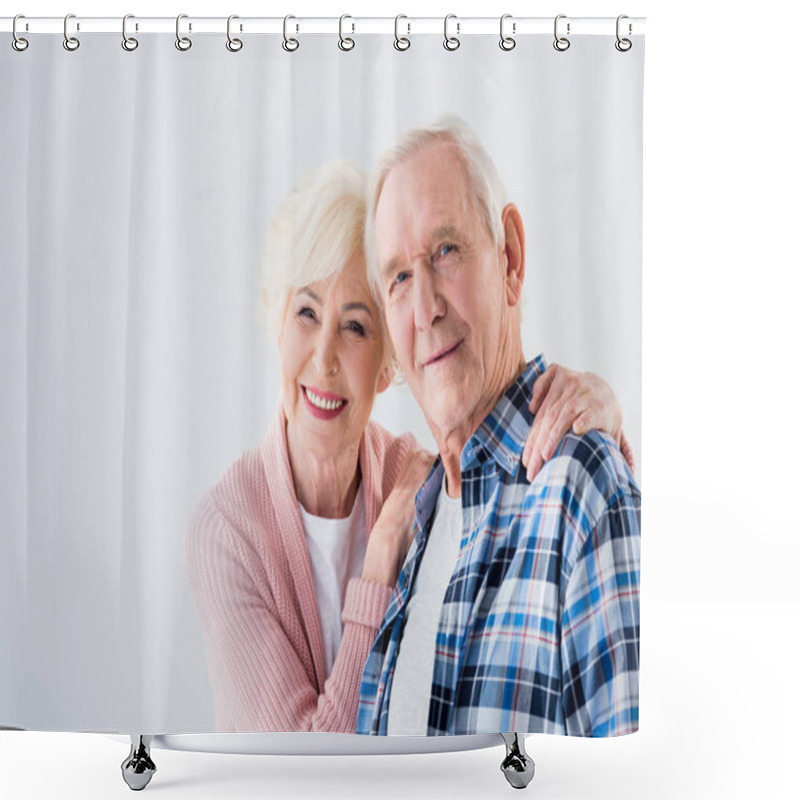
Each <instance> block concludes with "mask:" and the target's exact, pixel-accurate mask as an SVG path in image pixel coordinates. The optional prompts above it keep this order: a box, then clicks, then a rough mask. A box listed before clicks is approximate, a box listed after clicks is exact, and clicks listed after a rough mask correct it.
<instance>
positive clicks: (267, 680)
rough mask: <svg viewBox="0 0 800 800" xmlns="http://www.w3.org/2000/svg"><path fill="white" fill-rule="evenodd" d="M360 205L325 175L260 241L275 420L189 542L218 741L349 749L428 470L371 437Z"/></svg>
mask: <svg viewBox="0 0 800 800" xmlns="http://www.w3.org/2000/svg"><path fill="white" fill-rule="evenodd" d="M365 195H366V186H365V181H364V176H363V174H362V172H361V170H360V169H359V168H358V167H356V166H355V165H352V164H348V163H344V162H334V163H331V164H328V165H325V166H323V167H322V168H320V169H318V170H317V171H315V172H314V173H313V174H311V175H310V176H308V177H307V178H306V179H305V180H304V181H302V182H301V183H300V184H299V185H298V187H297V188H295V189H294V190H293V191H292V192H291V194H290V195H289V197H288V198H287V200H286V201H285V202H284V203H283V204H282V206H281V207H280V208H279V210H278V212H277V214H276V216H275V218H274V220H273V221H272V223H271V225H270V228H269V231H268V233H267V239H266V246H265V250H264V259H263V260H264V274H263V278H264V280H263V286H264V287H265V288H264V289H263V290H262V295H263V297H264V299H265V301H266V302H267V305H268V306H269V307H270V308H272V309H273V310H277V312H278V313H277V318H276V322H277V325H276V327H277V330H278V337H277V338H278V349H279V353H280V361H281V399H280V407H279V409H278V412H277V414H276V416H275V418H274V420H273V422H272V425H271V426H270V429H269V431H268V433H267V436H266V438H265V439H264V440H263V441H262V442H261V443H260V444H259V445H258V446H257V447H254V448H253V449H251V450H249V451H248V452H246V453H245V454H244V455H243V456H242V457H241V458H239V459H238V460H237V461H236V462H235V463H234V464H233V465H232V466H231V467H230V468H229V469H228V470H227V472H226V473H225V474H224V475H223V477H222V478H221V480H220V481H219V482H218V483H217V485H216V486H214V487H213V488H212V489H211V490H210V491H209V492H208V493H207V494H206V495H205V496H204V497H203V499H202V500H201V502H200V503H199V505H198V507H197V509H196V511H195V513H194V515H193V518H192V522H191V524H190V528H189V531H188V535H187V566H188V572H189V577H190V581H191V584H192V588H193V591H194V594H195V599H196V603H197V606H198V610H199V612H200V617H201V621H202V624H203V628H204V633H205V636H206V642H207V651H208V663H209V670H210V675H211V679H212V683H213V686H214V691H215V704H216V716H217V729H218V730H235V731H307V730H319V731H338V732H354V731H355V722H356V711H357V706H358V697H359V686H360V681H361V673H362V670H363V666H364V662H365V660H366V657H367V655H368V653H369V651H370V648H371V646H372V643H373V640H374V638H375V635H376V634H377V631H378V628H379V626H380V623H381V620H382V618H383V615H384V612H385V610H386V608H387V606H388V603H389V597H390V594H391V591H392V588H393V587H394V584H395V582H396V580H397V576H398V574H399V572H400V568H401V566H402V563H403V560H404V558H405V555H406V552H407V550H408V548H409V546H410V535H411V532H412V522H413V515H414V497H415V494H416V491H417V489H418V488H419V486H420V485H421V484H422V482H423V480H424V479H425V477H426V474H427V472H428V470H429V467H430V465H431V464H432V461H433V458H432V456H431V455H430V454H428V453H426V452H425V451H423V450H421V449H420V447H419V445H418V444H417V442H416V441H415V439H414V437H413V436H411V435H410V434H405V435H403V436H400V437H395V436H393V435H391V434H390V433H389V432H388V431H386V430H385V429H384V428H382V427H381V426H380V425H378V424H377V423H375V422H372V421H370V413H371V411H372V406H373V403H374V400H375V396H376V395H377V393H379V392H382V391H384V390H385V389H387V388H388V387H389V386H390V384H391V383H392V379H393V374H394V366H393V364H394V360H393V352H392V348H391V344H390V342H389V339H388V335H387V333H386V330H385V322H384V318H383V315H382V313H381V310H380V306H379V304H378V302H376V299H375V297H374V296H373V294H372V292H371V290H370V287H369V283H368V280H367V272H366V264H365V255H364V247H363V238H364V221H365V212H366V208H365ZM562 374H563V375H567V376H568V380H567V382H566V383H563V382H562V386H561V388H560V389H559V393H560V394H561V395H562V396H570V395H574V394H576V393H582V395H583V396H587V388H588V389H589V393H588V400H587V401H586V403H584V407H589V408H590V409H591V412H592V414H593V415H594V418H596V419H597V420H598V421H599V423H600V424H599V425H598V427H604V428H605V429H607V430H610V429H611V428H612V427H614V426H616V425H618V419H619V416H620V414H619V408H618V405H617V403H616V399H615V398H614V396H613V393H611V392H610V390H609V389H608V388H607V386H605V384H602V382H601V383H600V384H597V383H595V381H596V380H597V379H595V378H586V379H584V378H580V377H577V378H576V377H575V376H574V374H572V373H569V374H568V373H566V372H564V373H562ZM598 386H599V389H597V388H596V387H598ZM564 387H567V388H566V389H564ZM592 392H593V393H592ZM587 403H588V406H587ZM556 416H557V415H556ZM572 422H573V420H572V419H570V420H569V425H571V424H572ZM560 424H564V423H563V421H561V423H560ZM565 430H566V429H565ZM564 432H565V431H564ZM562 435H563V432H562ZM559 438H560V437H559Z"/></svg>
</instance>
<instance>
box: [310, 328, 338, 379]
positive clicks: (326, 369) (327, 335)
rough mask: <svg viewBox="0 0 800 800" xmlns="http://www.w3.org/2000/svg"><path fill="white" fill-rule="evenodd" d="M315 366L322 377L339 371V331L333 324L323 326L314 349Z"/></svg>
mask: <svg viewBox="0 0 800 800" xmlns="http://www.w3.org/2000/svg"><path fill="white" fill-rule="evenodd" d="M314 366H315V367H316V369H317V372H318V373H319V374H320V375H335V374H336V373H337V372H338V371H339V352H338V331H337V329H336V326H335V325H333V324H327V323H326V324H323V325H322V326H321V328H320V331H319V334H318V336H317V342H316V346H315V348H314Z"/></svg>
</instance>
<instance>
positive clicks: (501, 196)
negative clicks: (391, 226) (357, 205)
mask: <svg viewBox="0 0 800 800" xmlns="http://www.w3.org/2000/svg"><path fill="white" fill-rule="evenodd" d="M440 142H445V143H449V144H452V145H453V146H454V147H455V148H456V151H457V152H458V154H459V156H460V157H461V160H462V162H463V166H464V171H465V173H466V177H467V182H468V186H469V188H470V190H471V194H472V197H473V198H474V199H475V201H476V202H477V204H478V209H479V210H480V212H481V214H482V216H483V218H484V220H485V222H486V227H487V228H488V230H489V234H490V236H491V237H492V242H493V243H494V244H496V245H499V244H500V243H501V242H503V241H504V234H503V208H504V207H505V204H506V199H505V198H506V192H505V188H504V187H503V182H502V181H501V180H500V175H499V173H498V172H497V167H496V166H495V164H494V161H492V159H491V158H490V157H489V154H488V153H487V152H486V150H485V149H484V147H483V145H482V144H481V143H480V141H479V140H478V137H477V135H476V134H475V132H474V131H473V130H472V128H470V127H469V126H468V125H467V124H466V123H465V122H464V121H463V120H462V119H461V118H460V117H457V116H454V115H452V114H448V115H446V116H443V117H440V118H439V119H437V120H435V121H434V122H431V123H428V124H427V125H422V126H420V127H418V128H413V129H412V130H409V131H406V132H405V133H404V134H403V135H402V136H400V138H399V139H398V140H397V141H396V142H395V143H394V144H393V145H392V146H391V147H389V148H388V149H386V150H384V152H383V153H382V155H381V156H380V158H379V159H378V161H377V163H376V164H375V168H374V170H373V173H372V180H371V182H370V188H369V204H368V206H367V222H366V232H365V233H366V235H365V243H366V253H367V275H368V276H369V283H370V288H371V289H372V293H373V294H374V295H376V296H377V297H378V298H381V300H382V286H381V276H380V264H379V263H378V258H377V250H376V243H375V211H376V209H377V207H378V200H379V199H380V196H381V192H382V191H383V185H384V183H385V181H386V177H387V175H388V174H389V172H391V170H392V169H394V168H395V167H397V166H399V165H400V164H402V163H403V162H404V161H406V160H408V159H409V158H411V157H412V156H414V155H416V154H417V153H419V152H421V151H422V150H424V149H425V148H426V147H430V146H431V145H434V144H438V143H440Z"/></svg>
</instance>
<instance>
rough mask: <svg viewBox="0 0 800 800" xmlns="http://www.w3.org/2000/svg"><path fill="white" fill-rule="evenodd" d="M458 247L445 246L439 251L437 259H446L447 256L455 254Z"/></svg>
mask: <svg viewBox="0 0 800 800" xmlns="http://www.w3.org/2000/svg"><path fill="white" fill-rule="evenodd" d="M455 251H456V246H455V245H454V244H443V245H442V246H441V247H440V248H439V249H438V250H437V251H436V257H437V258H446V257H447V256H449V255H451V254H452V253H455Z"/></svg>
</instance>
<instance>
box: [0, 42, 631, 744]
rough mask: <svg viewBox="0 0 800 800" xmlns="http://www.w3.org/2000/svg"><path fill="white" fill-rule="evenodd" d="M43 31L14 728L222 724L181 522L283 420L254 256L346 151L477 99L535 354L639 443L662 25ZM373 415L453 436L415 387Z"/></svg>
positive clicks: (13, 398)
mask: <svg viewBox="0 0 800 800" xmlns="http://www.w3.org/2000/svg"><path fill="white" fill-rule="evenodd" d="M28 38H29V39H30V40H31V41H30V46H29V47H28V49H27V50H26V51H24V52H16V51H14V50H12V48H11V47H8V46H6V45H5V44H4V45H3V48H2V56H1V57H0V59H1V60H0V80H1V81H2V86H1V88H2V103H3V115H2V122H1V123H0V125H1V127H0V136H1V137H2V138H1V139H0V159H1V161H0V166H1V167H2V208H1V209H0V226H1V227H2V243H1V245H0V248H1V249H0V256H1V257H2V275H1V277H0V314H2V318H1V322H0V334H1V335H2V341H1V342H0V370H1V371H0V380H1V381H2V410H1V412H0V413H1V415H0V437H2V454H1V455H0V459H1V461H0V469H1V470H2V474H1V477H0V491H1V492H2V495H1V500H2V507H1V508H0V515H1V516H0V524H1V528H0V531H1V536H2V539H1V544H2V552H1V553H0V555H1V556H2V562H1V565H0V569H1V570H2V573H1V577H2V593H3V594H2V619H1V620H0V622H1V623H2V648H1V649H0V713H1V714H2V719H0V722H2V724H3V725H4V726H12V727H19V728H26V729H39V730H73V731H112V732H129V731H131V732H132V731H158V732H161V733H179V732H206V731H213V730H216V723H215V716H214V694H213V690H212V685H211V681H210V678H209V674H208V670H207V662H206V651H205V643H204V638H203V630H202V628H201V624H200V621H199V619H198V616H197V613H196V610H195V607H194V603H193V598H192V595H191V591H190V588H189V584H188V581H187V577H186V574H185V569H184V537H185V532H186V528H187V525H188V520H189V518H190V516H191V513H192V510H193V508H194V507H195V505H196V504H197V501H198V499H199V498H200V497H201V496H202V495H203V494H204V493H205V492H206V491H207V490H208V488H209V487H210V486H212V485H213V484H214V483H215V482H216V481H217V480H218V479H219V476H220V475H221V474H222V473H223V472H224V471H225V469H226V468H227V467H228V466H229V465H230V464H231V463H232V462H233V461H234V460H235V459H236V458H237V457H238V456H239V455H240V454H241V453H242V452H243V451H245V450H247V449H248V448H251V447H252V446H254V445H255V444H256V443H258V442H259V441H260V440H261V439H263V437H264V435H265V433H266V431H267V429H268V427H269V424H270V420H271V419H272V417H273V415H274V412H275V409H276V406H277V402H278V398H279V390H280V381H279V378H278V376H279V374H280V365H279V362H278V358H277V351H276V348H275V345H274V342H272V341H271V340H270V339H269V338H266V337H265V336H264V332H263V330H262V327H261V324H260V318H259V307H258V280H259V273H258V270H259V253H260V250H261V247H262V244H263V241H264V235H265V232H266V229H267V226H268V223H269V220H270V219H271V217H272V216H273V214H274V213H275V211H276V209H277V207H278V205H279V203H280V202H281V201H282V200H283V199H284V197H285V196H286V195H287V193H288V192H289V191H290V189H291V188H292V186H294V185H295V184H296V183H297V181H298V180H299V179H300V178H301V177H302V176H303V175H304V174H306V173H307V172H308V171H309V170H311V169H314V168H316V167H318V166H320V165H321V164H323V163H325V162H326V161H329V160H331V159H342V158H345V159H352V160H355V161H356V162H358V163H359V164H360V165H361V166H363V167H364V168H365V169H367V170H369V169H371V168H372V167H373V165H374V163H375V161H376V159H377V158H378V156H379V154H380V153H381V152H382V151H383V150H384V148H386V147H387V146H388V145H389V144H391V142H392V141H393V140H394V139H395V138H396V137H397V136H398V135H399V134H400V133H402V132H403V131H406V130H408V129H410V128H413V127H415V126H417V125H421V124H424V123H426V122H429V121H431V120H434V119H436V118H438V117H440V116H441V115H442V114H444V113H450V114H456V115H458V116H459V117H461V118H462V119H463V120H464V121H465V122H466V123H467V124H468V125H469V126H470V127H471V128H472V129H473V130H474V131H475V132H476V134H477V135H478V137H479V138H480V140H481V142H482V143H483V145H484V146H485V147H486V149H487V151H488V152H489V154H490V155H491V157H492V158H493V160H494V162H495V164H496V165H497V168H498V171H499V173H500V176H501V177H502V179H503V181H504V184H505V189H506V194H507V197H508V199H509V200H511V201H513V202H514V203H515V204H516V205H517V206H518V208H519V210H520V213H521V216H522V218H523V220H524V223H525V230H526V250H527V274H526V279H525V289H524V301H523V308H522V340H523V343H524V346H525V355H526V357H527V358H528V359H530V358H533V357H534V356H535V355H537V354H538V353H540V352H541V353H544V354H545V356H546V358H547V360H548V362H551V363H552V362H558V363H561V364H564V365H565V366H567V367H570V368H572V369H576V370H587V371H591V372H594V373H597V374H599V375H600V376H602V377H603V378H604V379H605V380H606V381H607V382H608V384H609V385H610V386H611V387H612V388H613V390H614V392H615V394H616V396H617V398H618V399H619V402H620V405H621V407H622V411H623V419H624V422H623V427H624V431H625V433H626V435H627V437H628V439H629V441H630V442H631V445H632V449H633V452H634V454H635V456H636V457H637V461H639V460H640V459H639V458H638V457H639V455H640V427H641V405H640V395H641V214H642V208H641V192H642V162H641V156H642V120H641V116H642V80H643V59H644V40H643V37H635V45H634V47H633V48H632V49H631V50H630V51H629V52H620V51H619V50H617V49H616V48H615V46H614V43H615V41H616V39H615V37H614V35H613V29H612V31H610V35H591V36H573V37H572V39H573V41H572V43H571V46H570V48H569V50H567V51H565V52H558V51H557V50H556V49H555V48H554V47H553V37H552V36H547V35H532V36H526V37H520V38H519V41H518V43H517V46H516V47H515V48H514V49H513V50H512V51H510V52H503V51H502V50H501V49H500V48H499V47H498V37H497V36H496V35H494V36H489V35H486V36H469V37H466V36H465V37H463V41H462V42H461V46H460V47H459V48H458V50H456V51H454V52H448V51H446V50H445V49H444V48H443V47H442V37H441V35H429V34H425V35H418V36H412V46H411V48H410V49H409V50H408V51H406V52H399V51H397V50H396V49H395V48H394V47H393V46H392V42H393V40H392V37H391V36H390V35H389V36H387V35H357V36H356V37H355V41H356V46H355V47H354V49H353V50H352V51H351V52H343V51H341V50H340V49H339V48H338V47H337V36H336V35H335V34H331V35H324V36H307V37H303V36H301V37H300V47H299V49H298V50H297V51H296V52H293V53H292V52H286V51H285V50H284V49H283V48H282V47H281V42H282V39H281V36H280V35H258V36H249V37H248V36H246V35H245V36H243V40H244V46H243V48H242V50H241V51H240V52H238V53H232V52H229V51H228V50H227V49H226V47H225V41H226V39H225V35H224V34H213V35H212V34H207V35H203V36H196V37H194V38H193V43H192V47H191V49H189V50H187V51H186V52H181V51H179V50H178V49H177V48H176V47H175V36H174V35H173V34H165V33H160V34H147V35H144V34H142V35H140V36H139V40H140V43H139V47H138V49H137V50H135V51H133V52H126V51H125V50H123V49H122V48H121V47H120V36H119V35H118V34H99V33H97V34H86V35H83V36H81V37H80V47H79V49H78V50H76V51H75V52H68V51H67V50H65V49H64V47H63V46H62V43H63V36H61V35H56V34H40V35H36V36H32V35H31V36H29V37H28ZM372 418H373V419H374V420H376V421H377V422H379V423H380V424H382V425H383V426H384V427H385V428H387V429H388V430H389V431H390V432H392V433H394V434H401V433H403V432H406V431H411V432H412V433H413V434H414V435H415V436H416V437H417V439H418V440H419V441H420V442H421V443H422V444H423V445H425V446H426V447H428V448H429V449H431V450H435V442H434V440H433V438H432V436H431V434H430V431H429V429H428V426H427V424H426V421H425V417H424V415H423V414H422V412H421V411H420V410H419V408H418V406H417V405H416V403H415V401H414V398H413V396H412V394H411V392H410V390H409V387H408V386H407V385H402V386H393V387H391V388H390V389H389V390H388V391H387V392H385V393H384V394H382V395H379V397H378V400H377V402H376V405H375V408H374V411H373V415H372Z"/></svg>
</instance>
